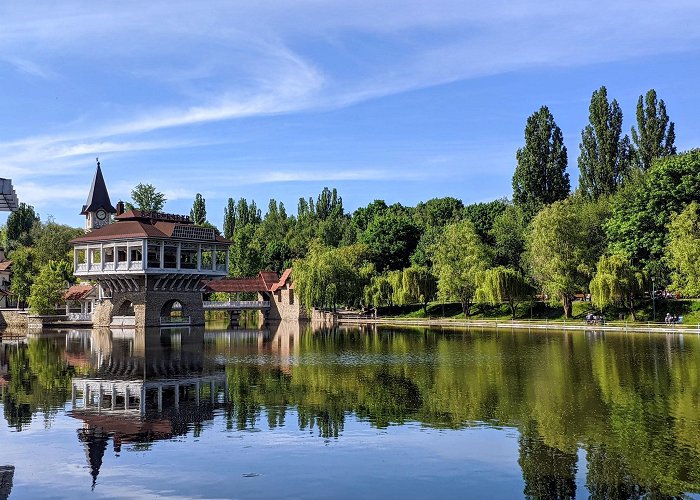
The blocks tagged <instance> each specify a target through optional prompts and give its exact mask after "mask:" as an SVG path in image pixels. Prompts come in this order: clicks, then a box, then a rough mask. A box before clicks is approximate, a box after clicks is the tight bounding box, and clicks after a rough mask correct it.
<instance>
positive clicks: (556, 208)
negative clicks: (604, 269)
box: [526, 199, 609, 318]
mask: <svg viewBox="0 0 700 500" xmlns="http://www.w3.org/2000/svg"><path fill="white" fill-rule="evenodd" d="M608 211H609V209H608V206H607V204H606V203H605V202H604V201H601V202H585V201H584V200H580V199H569V200H563V201H558V202H555V203H553V204H552V205H550V206H548V207H545V208H543V209H542V210H541V211H540V212H539V213H538V214H537V216H536V217H535V218H534V219H533V220H532V224H531V229H530V231H529V233H528V236H527V240H526V248H527V260H528V263H529V267H530V271H531V273H532V276H533V278H534V279H535V281H536V282H537V283H539V284H540V286H541V287H542V289H543V291H544V292H545V293H546V294H548V295H549V296H550V297H551V298H552V299H553V298H555V297H557V298H559V299H561V302H562V305H563V307H564V315H565V316H566V317H567V318H570V317H571V311H572V301H573V299H574V294H576V293H577V292H581V291H584V290H586V288H587V286H588V283H589V281H590V277H591V275H592V274H593V269H594V268H595V263H596V261H597V260H598V258H599V257H600V255H602V253H603V249H604V247H605V238H604V233H603V230H602V225H603V223H604V222H605V220H606V218H607V217H608Z"/></svg>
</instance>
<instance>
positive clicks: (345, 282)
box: [294, 241, 374, 310]
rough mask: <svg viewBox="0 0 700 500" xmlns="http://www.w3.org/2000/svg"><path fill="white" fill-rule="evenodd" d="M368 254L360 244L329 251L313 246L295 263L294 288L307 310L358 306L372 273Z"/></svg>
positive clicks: (322, 246)
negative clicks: (305, 255)
mask: <svg viewBox="0 0 700 500" xmlns="http://www.w3.org/2000/svg"><path fill="white" fill-rule="evenodd" d="M367 253H368V250H367V247H366V246H365V245H362V244H357V245H352V246H348V247H343V248H332V247H326V246H324V245H322V244H321V243H320V242H318V241H316V242H314V243H312V245H311V247H310V248H309V254H308V255H307V257H306V258H305V259H299V260H296V261H294V286H295V290H296V292H297V293H298V295H299V300H300V301H301V303H302V305H303V306H304V307H305V308H306V309H307V310H310V309H311V308H314V307H318V308H335V307H336V306H337V305H338V304H343V305H358V298H361V297H363V291H364V288H365V286H366V285H367V283H369V281H370V279H371V276H372V274H373V272H374V269H373V267H372V266H371V265H368V264H367V263H366V255H367Z"/></svg>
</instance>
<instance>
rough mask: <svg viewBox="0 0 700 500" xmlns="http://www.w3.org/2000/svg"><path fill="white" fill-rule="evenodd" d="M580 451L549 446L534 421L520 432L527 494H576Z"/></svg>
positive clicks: (565, 496) (552, 495)
mask: <svg viewBox="0 0 700 500" xmlns="http://www.w3.org/2000/svg"><path fill="white" fill-rule="evenodd" d="M576 461H577V457H576V453H567V452H564V451H561V450H559V449H557V448H553V447H551V446H547V445H546V444H545V443H544V441H543V440H542V438H541V437H540V436H538V435H537V433H536V431H535V430H534V425H533V424H532V423H529V424H526V425H525V428H524V429H523V430H522V434H521V435H520V459H519V460H518V463H519V464H520V467H521V468H522V470H523V479H525V490H524V492H523V493H524V494H525V497H526V498H575V497H576Z"/></svg>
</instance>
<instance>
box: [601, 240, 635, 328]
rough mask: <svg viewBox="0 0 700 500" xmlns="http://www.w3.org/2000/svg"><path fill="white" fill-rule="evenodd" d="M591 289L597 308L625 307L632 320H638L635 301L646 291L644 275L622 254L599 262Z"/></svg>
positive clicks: (607, 257) (604, 258)
mask: <svg viewBox="0 0 700 500" xmlns="http://www.w3.org/2000/svg"><path fill="white" fill-rule="evenodd" d="M589 287H590V290H591V300H592V301H593V304H594V305H595V306H596V307H598V308H599V309H602V308H604V307H606V306H609V305H617V306H623V307H625V308H626V309H627V310H628V311H629V312H630V313H631V314H632V319H634V320H636V319H637V317H636V316H635V313H634V310H635V299H636V298H637V297H638V296H639V294H640V293H641V292H642V291H643V290H644V274H643V273H642V272H641V271H639V270H638V269H636V268H635V267H634V266H633V265H632V263H631V262H630V260H629V258H628V257H626V256H625V255H623V254H620V253H615V254H612V255H610V256H605V255H603V256H602V257H601V258H600V260H598V265H597V266H596V273H595V276H594V277H593V279H592V280H591V283H590V285H589Z"/></svg>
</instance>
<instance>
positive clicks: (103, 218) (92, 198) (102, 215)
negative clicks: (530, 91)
mask: <svg viewBox="0 0 700 500" xmlns="http://www.w3.org/2000/svg"><path fill="white" fill-rule="evenodd" d="M115 213H117V210H116V209H115V208H114V207H113V206H112V203H111V202H110V201H109V193H108V192H107V186H105V180H104V177H102V169H100V160H99V158H98V159H97V170H96V171H95V177H94V178H93V179H92V187H91V188H90V194H89V195H88V199H87V202H86V203H85V205H83V211H82V212H80V215H84V216H85V231H86V232H90V231H92V230H93V229H97V228H100V227H102V226H106V225H107V224H111V223H112V214H115Z"/></svg>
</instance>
